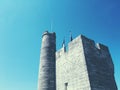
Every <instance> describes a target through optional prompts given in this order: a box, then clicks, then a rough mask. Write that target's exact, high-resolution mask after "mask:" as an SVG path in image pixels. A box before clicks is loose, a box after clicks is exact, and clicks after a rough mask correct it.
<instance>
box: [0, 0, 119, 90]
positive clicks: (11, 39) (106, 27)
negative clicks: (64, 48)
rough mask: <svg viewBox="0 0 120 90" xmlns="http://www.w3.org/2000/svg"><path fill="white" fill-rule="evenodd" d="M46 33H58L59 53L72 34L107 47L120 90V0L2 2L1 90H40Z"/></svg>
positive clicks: (9, 0) (0, 1) (0, 29)
mask: <svg viewBox="0 0 120 90" xmlns="http://www.w3.org/2000/svg"><path fill="white" fill-rule="evenodd" d="M51 22H52V30H51ZM45 30H48V31H50V32H51V31H55V32H56V34H57V49H59V48H61V44H62V40H63V38H64V36H65V38H66V42H69V30H71V31H72V33H73V37H74V38H75V37H76V36H78V35H79V34H83V35H85V36H87V37H89V38H91V39H94V40H95V41H96V42H101V43H103V44H105V45H107V46H108V47H109V49H110V52H111V55H112V58H113V62H114V65H115V79H116V82H117V86H118V88H119V89H120V70H119V69H120V61H119V60H120V55H119V53H120V42H119V38H120V1H119V0H59V1H58V0H0V90H37V82H38V81H37V79H38V69H39V56H40V46H41V35H42V33H43V32H44V31H45Z"/></svg>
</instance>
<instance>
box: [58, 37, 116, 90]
mask: <svg viewBox="0 0 120 90" xmlns="http://www.w3.org/2000/svg"><path fill="white" fill-rule="evenodd" d="M56 86H57V90H117V87H116V83H115V80H114V65H113V62H112V59H111V56H110V53H109V50H108V47H107V46H105V45H102V44H95V42H94V41H93V40H91V39H88V38H86V37H85V36H83V35H80V36H78V37H77V38H75V39H73V40H72V41H71V42H70V43H69V44H68V51H66V49H65V47H63V48H61V49H60V50H58V51H57V52H56Z"/></svg>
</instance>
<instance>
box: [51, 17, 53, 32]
mask: <svg viewBox="0 0 120 90" xmlns="http://www.w3.org/2000/svg"><path fill="white" fill-rule="evenodd" d="M52 31H53V20H52V19H51V32H52Z"/></svg>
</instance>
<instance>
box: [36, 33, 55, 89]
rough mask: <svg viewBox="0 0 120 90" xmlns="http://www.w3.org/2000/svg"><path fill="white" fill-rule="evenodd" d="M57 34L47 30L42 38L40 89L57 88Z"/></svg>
mask: <svg viewBox="0 0 120 90" xmlns="http://www.w3.org/2000/svg"><path fill="white" fill-rule="evenodd" d="M55 52H56V36H55V33H49V32H45V33H44V34H43V38H42V47H41V54H40V69H39V70H40V71H39V81H38V90H56V75H55V73H56V72H55V71H56V70H55V69H56V61H55Z"/></svg>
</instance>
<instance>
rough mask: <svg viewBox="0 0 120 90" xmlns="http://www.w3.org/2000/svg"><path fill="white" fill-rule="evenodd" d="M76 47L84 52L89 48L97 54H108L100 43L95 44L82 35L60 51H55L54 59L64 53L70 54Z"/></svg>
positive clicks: (105, 47)
mask: <svg viewBox="0 0 120 90" xmlns="http://www.w3.org/2000/svg"><path fill="white" fill-rule="evenodd" d="M76 47H83V48H84V50H86V49H87V48H89V49H93V50H95V51H98V52H101V51H105V52H109V50H108V47H107V46H106V45H103V44H101V43H95V41H94V40H92V39H89V38H87V37H85V36H84V35H79V36H78V37H76V38H75V39H73V40H72V41H71V42H69V43H68V45H67V46H66V47H62V48H61V49H59V50H58V51H56V57H60V56H61V55H64V54H65V53H70V52H72V50H74V49H75V48H76ZM66 48H68V50H66Z"/></svg>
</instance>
